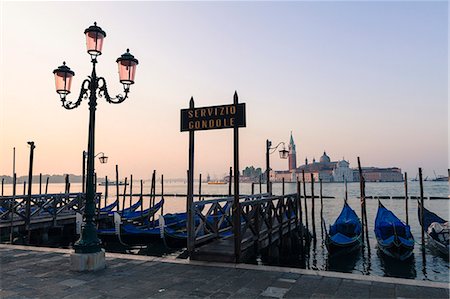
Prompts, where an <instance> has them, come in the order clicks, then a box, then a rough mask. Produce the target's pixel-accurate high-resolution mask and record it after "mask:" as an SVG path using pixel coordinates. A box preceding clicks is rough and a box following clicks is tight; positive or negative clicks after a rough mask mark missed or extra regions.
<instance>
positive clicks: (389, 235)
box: [375, 202, 414, 261]
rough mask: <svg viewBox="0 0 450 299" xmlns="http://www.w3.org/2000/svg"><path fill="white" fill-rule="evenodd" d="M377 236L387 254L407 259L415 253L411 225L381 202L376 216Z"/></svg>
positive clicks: (403, 259) (380, 246)
mask: <svg viewBox="0 0 450 299" xmlns="http://www.w3.org/2000/svg"><path fill="white" fill-rule="evenodd" d="M375 236H376V238H377V242H378V248H379V249H380V250H381V252H382V253H384V254H385V255H387V256H389V257H391V258H394V259H397V260H400V261H405V260H407V259H409V258H410V257H411V256H412V255H413V249H414V238H413V236H412V234H411V230H410V227H409V225H407V224H405V223H403V222H402V221H401V220H400V219H399V218H398V217H397V216H395V215H394V213H392V212H391V211H389V210H388V209H386V208H385V207H384V206H383V205H382V204H381V202H379V204H378V211H377V216H376V217H375Z"/></svg>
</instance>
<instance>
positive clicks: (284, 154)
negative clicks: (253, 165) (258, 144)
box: [266, 139, 289, 194]
mask: <svg viewBox="0 0 450 299" xmlns="http://www.w3.org/2000/svg"><path fill="white" fill-rule="evenodd" d="M280 145H283V148H282V149H281V150H280V151H279V153H280V159H287V157H288V155H289V151H287V150H286V145H285V143H284V142H280V143H278V144H277V146H275V147H271V146H272V141H270V140H269V139H267V140H266V176H267V178H266V183H267V193H269V194H272V188H271V186H270V159H269V156H270V155H271V154H273V153H274V152H275V151H276V150H277V148H278V147H279V146H280Z"/></svg>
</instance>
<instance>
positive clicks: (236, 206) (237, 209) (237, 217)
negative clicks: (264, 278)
mask: <svg viewBox="0 0 450 299" xmlns="http://www.w3.org/2000/svg"><path fill="white" fill-rule="evenodd" d="M233 104H234V105H235V106H236V110H237V107H238V95H237V92H234V97H233ZM233 131H234V134H233V135H234V136H233V139H234V142H233V145H234V169H233V170H234V200H233V207H232V208H233V233H234V256H235V261H236V263H238V262H239V260H240V254H241V205H240V203H239V127H238V123H237V122H234V128H233Z"/></svg>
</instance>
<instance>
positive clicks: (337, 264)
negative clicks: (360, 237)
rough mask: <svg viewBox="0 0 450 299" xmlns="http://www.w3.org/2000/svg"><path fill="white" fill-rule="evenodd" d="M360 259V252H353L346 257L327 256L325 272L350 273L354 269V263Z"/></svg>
mask: <svg viewBox="0 0 450 299" xmlns="http://www.w3.org/2000/svg"><path fill="white" fill-rule="evenodd" d="M360 258H361V250H353V251H352V252H350V253H349V254H346V255H339V256H332V255H331V256H330V255H328V256H327V258H326V267H325V270H330V271H338V272H345V273H352V272H354V270H355V269H356V263H357V262H358V261H359V260H360Z"/></svg>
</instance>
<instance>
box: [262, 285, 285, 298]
mask: <svg viewBox="0 0 450 299" xmlns="http://www.w3.org/2000/svg"><path fill="white" fill-rule="evenodd" d="M287 291H289V289H286V288H277V287H268V288H267V289H265V290H264V292H262V293H261V296H263V297H272V298H283V297H284V295H285V294H286V293H287Z"/></svg>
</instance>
